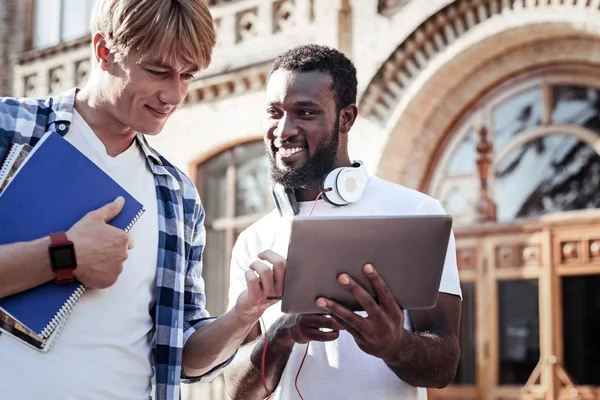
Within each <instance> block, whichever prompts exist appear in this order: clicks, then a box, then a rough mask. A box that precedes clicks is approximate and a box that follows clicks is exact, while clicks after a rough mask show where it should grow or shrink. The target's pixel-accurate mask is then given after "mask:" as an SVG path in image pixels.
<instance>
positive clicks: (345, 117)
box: [340, 104, 358, 133]
mask: <svg viewBox="0 0 600 400" xmlns="http://www.w3.org/2000/svg"><path fill="white" fill-rule="evenodd" d="M357 116H358V108H357V107H356V104H350V105H349V106H346V107H344V108H342V109H341V110H340V132H341V133H348V132H350V129H352V125H354V122H355V121H356V117H357Z"/></svg>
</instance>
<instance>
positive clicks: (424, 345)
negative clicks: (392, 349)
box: [386, 332, 460, 388]
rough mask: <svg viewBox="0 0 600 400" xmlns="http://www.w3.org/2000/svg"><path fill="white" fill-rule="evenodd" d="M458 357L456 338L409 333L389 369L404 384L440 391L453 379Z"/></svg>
mask: <svg viewBox="0 0 600 400" xmlns="http://www.w3.org/2000/svg"><path fill="white" fill-rule="evenodd" d="M459 357H460V346H459V344H458V342H457V340H456V339H455V338H452V337H443V336H439V335H437V334H434V333H428V332H424V333H415V334H413V333H409V334H407V335H406V336H405V339H404V340H403V343H402V345H401V351H399V352H397V355H396V357H394V358H395V359H394V360H393V361H389V362H387V361H386V364H387V365H388V366H389V368H390V369H391V370H392V371H393V372H394V373H395V374H396V375H397V376H398V377H399V378H400V379H402V380H403V381H404V382H406V383H408V384H409V385H412V386H416V387H427V388H442V387H445V386H447V385H448V384H450V383H451V382H452V379H454V375H455V373H456V367H457V365H458V360H459Z"/></svg>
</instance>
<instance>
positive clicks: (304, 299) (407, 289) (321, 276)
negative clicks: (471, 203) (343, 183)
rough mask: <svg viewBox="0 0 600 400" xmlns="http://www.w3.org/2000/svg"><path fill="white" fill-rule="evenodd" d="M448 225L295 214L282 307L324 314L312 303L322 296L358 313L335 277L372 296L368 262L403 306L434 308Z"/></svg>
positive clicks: (433, 219)
mask: <svg viewBox="0 0 600 400" xmlns="http://www.w3.org/2000/svg"><path fill="white" fill-rule="evenodd" d="M451 228H452V218H451V217H450V216H448V215H427V216H400V217H398V216H391V217H387V216H369V217H341V218H340V217H337V218H322V217H311V218H306V217H297V218H295V219H294V220H293V222H292V230H291V237H290V243H289V248H288V257H287V264H286V270H285V276H284V284H283V299H282V304H281V309H282V311H283V312H286V313H322V312H323V310H322V309H320V308H318V307H317V306H316V305H315V302H316V299H317V298H318V297H321V296H323V297H327V298H330V299H332V300H335V301H337V302H339V303H340V304H342V305H344V306H345V307H347V308H348V309H350V310H352V311H362V307H361V305H360V304H359V303H358V302H357V301H356V300H355V299H354V297H352V296H351V295H350V294H349V293H348V292H346V290H344V288H343V287H342V286H341V285H340V284H339V283H338V281H337V277H338V276H339V274H341V273H342V272H345V273H347V274H348V275H350V276H351V277H352V278H354V279H355V280H356V281H357V282H359V283H360V284H361V285H362V286H363V287H364V288H365V289H366V290H367V291H368V292H369V293H371V295H374V291H373V288H372V287H371V285H370V283H369V281H368V280H367V278H366V277H365V275H364V273H363V272H362V267H363V266H364V265H365V264H366V263H371V264H373V265H374V266H375V268H376V269H377V271H378V272H379V274H380V275H381V276H382V278H383V280H384V281H385V282H386V284H387V285H388V287H389V289H390V291H391V293H392V295H393V296H394V298H395V300H396V302H397V303H398V304H399V305H400V306H401V307H402V308H404V309H407V310H410V309H425V308H432V307H434V306H435V303H436V301H437V297H438V291H439V287H440V280H441V277H442V271H443V268H444V262H445V259H446V251H447V248H448V240H449V238H450V231H451Z"/></svg>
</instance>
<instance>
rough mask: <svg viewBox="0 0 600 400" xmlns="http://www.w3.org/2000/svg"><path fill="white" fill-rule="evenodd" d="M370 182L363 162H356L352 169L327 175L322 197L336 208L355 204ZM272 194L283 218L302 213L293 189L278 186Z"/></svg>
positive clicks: (347, 168)
mask: <svg viewBox="0 0 600 400" xmlns="http://www.w3.org/2000/svg"><path fill="white" fill-rule="evenodd" d="M368 180H369V174H368V172H367V169H366V168H365V166H364V164H363V162H362V161H358V160H355V161H353V162H352V166H351V167H339V168H336V169H334V170H333V171H331V172H329V173H328V174H327V175H325V178H324V179H323V182H322V183H321V196H322V198H323V200H325V201H326V202H328V203H329V204H332V205H334V206H345V205H346V204H349V203H354V202H356V201H358V200H359V199H360V197H361V196H362V194H363V192H364V191H365V187H366V186H367V181H368ZM271 194H272V195H273V200H274V202H275V206H276V207H277V209H278V210H279V215H281V216H282V217H284V216H290V217H293V216H294V215H296V214H298V212H299V211H300V208H299V206H298V202H297V201H296V195H295V193H294V190H293V189H289V188H287V189H286V188H284V187H283V186H281V185H280V184H277V185H275V186H272V187H271Z"/></svg>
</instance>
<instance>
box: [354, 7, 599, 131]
mask: <svg viewBox="0 0 600 400" xmlns="http://www.w3.org/2000/svg"><path fill="white" fill-rule="evenodd" d="M558 3H559V2H558V1H552V2H549V1H543V2H542V1H536V0H457V1H455V2H454V3H452V4H450V5H448V6H446V7H444V8H442V9H441V10H439V11H438V12H436V13H435V14H434V15H432V16H431V17H430V18H428V19H427V20H426V21H424V22H423V23H421V25H420V26H419V27H418V28H417V29H415V31H414V32H413V33H412V34H411V35H410V36H409V37H408V38H407V39H406V40H404V41H403V42H402V43H401V44H400V45H399V46H398V47H397V48H396V50H395V51H394V52H393V53H392V54H391V55H390V57H389V58H388V59H387V60H386V61H385V62H384V63H383V65H382V66H381V67H380V68H379V70H378V71H377V73H376V74H375V76H374V77H373V79H372V80H371V82H370V83H369V85H368V87H367V89H366V90H365V92H364V93H363V95H362V96H361V99H360V110H361V114H362V115H365V116H367V117H370V118H374V119H376V120H379V121H381V122H385V121H386V120H387V119H388V118H389V117H390V115H391V113H392V112H393V110H394V108H395V106H396V105H397V104H398V103H399V102H400V100H401V99H402V98H403V96H404V95H405V94H406V93H407V92H408V89H409V87H410V85H411V83H412V82H413V81H414V80H415V79H416V78H417V77H418V76H419V75H420V74H421V72H422V71H423V70H424V69H425V68H426V67H427V65H428V64H429V62H430V61H431V60H432V59H434V58H435V57H436V56H437V55H438V54H440V53H442V52H444V51H445V50H446V49H447V48H448V47H449V46H450V45H452V43H453V42H454V41H456V40H457V39H458V38H460V37H461V36H462V35H464V34H466V33H467V32H468V31H470V30H472V29H473V28H475V27H477V26H478V25H480V24H482V23H484V22H486V21H488V20H490V19H492V18H494V17H496V16H499V15H507V14H509V13H523V12H529V13H536V12H540V11H543V10H545V11H552V12H555V13H560V12H561V10H564V9H578V10H588V11H589V12H594V13H598V12H599V8H600V1H598V0H594V1H589V0H570V1H568V2H567V1H565V2H562V1H561V2H560V4H558Z"/></svg>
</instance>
